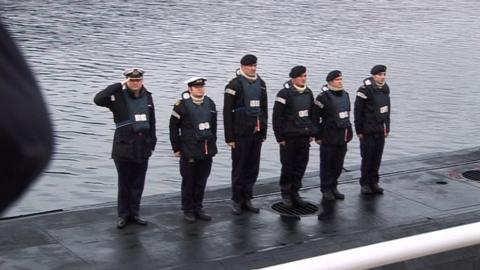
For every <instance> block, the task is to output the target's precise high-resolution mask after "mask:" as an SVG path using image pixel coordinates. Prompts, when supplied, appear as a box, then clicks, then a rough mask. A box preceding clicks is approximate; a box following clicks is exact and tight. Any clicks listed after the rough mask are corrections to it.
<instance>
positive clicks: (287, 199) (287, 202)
mask: <svg viewBox="0 0 480 270" xmlns="http://www.w3.org/2000/svg"><path fill="white" fill-rule="evenodd" d="M282 204H283V206H285V207H288V208H292V207H293V202H292V199H290V197H285V198H283V199H282Z"/></svg>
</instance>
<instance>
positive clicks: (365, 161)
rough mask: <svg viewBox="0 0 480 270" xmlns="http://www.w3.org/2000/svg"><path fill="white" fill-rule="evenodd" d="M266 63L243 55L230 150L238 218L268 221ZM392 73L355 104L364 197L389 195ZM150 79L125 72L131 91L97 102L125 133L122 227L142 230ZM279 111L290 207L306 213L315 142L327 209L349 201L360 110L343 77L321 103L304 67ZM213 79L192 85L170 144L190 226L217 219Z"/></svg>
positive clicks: (332, 77) (228, 111) (379, 73)
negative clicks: (260, 201) (263, 175)
mask: <svg viewBox="0 0 480 270" xmlns="http://www.w3.org/2000/svg"><path fill="white" fill-rule="evenodd" d="M256 69H257V57H255V56H254V55H251V54H247V55H245V56H243V57H242V58H241V60H240V68H239V69H238V70H237V71H236V76H235V77H234V78H233V79H231V80H230V82H229V83H228V84H227V85H226V87H225V93H224V107H223V119H224V129H225V141H226V143H227V144H228V145H229V147H230V148H231V157H232V171H231V178H232V197H231V199H232V206H231V208H232V212H233V213H234V214H235V215H240V214H241V213H242V212H243V211H248V212H252V213H259V208H257V207H255V206H254V205H253V204H252V198H253V187H254V184H255V182H256V180H257V178H258V173H259V165H260V153H261V148H262V143H263V142H264V141H265V139H266V135H267V126H268V124H267V123H268V121H267V119H268V103H267V90H266V84H265V82H264V81H263V80H262V78H261V77H260V76H259V75H258V74H257V72H256ZM385 73H386V67H385V66H383V65H377V66H374V67H373V68H372V69H371V74H372V76H371V77H369V78H367V79H365V80H364V83H363V85H362V86H361V87H360V88H359V89H358V91H357V97H356V100H355V105H354V114H355V131H356V133H357V136H358V137H359V139H360V148H361V156H362V164H361V173H362V176H361V180H360V184H361V193H362V194H366V195H370V194H381V193H383V189H382V188H381V187H380V186H379V185H378V181H379V177H378V170H379V167H380V162H381V158H382V153H383V147H384V143H385V137H387V136H388V133H389V130H390V98H389V88H388V85H387V84H386V83H385ZM143 74H144V71H143V70H142V69H140V68H132V69H128V70H126V71H125V72H124V75H125V77H126V79H125V80H124V81H123V82H122V83H116V84H113V85H110V86H108V87H107V88H106V89H105V90H103V91H101V92H99V93H98V94H97V95H96V96H95V99H94V101H95V103H96V104H97V105H99V106H104V107H107V108H109V109H110V110H111V111H112V113H113V115H114V122H115V124H116V130H115V135H114V141H113V150H112V158H113V159H114V163H115V166H116V168H117V172H118V186H119V188H118V216H119V220H118V221H117V227H118V228H123V227H125V226H126V224H127V222H128V221H130V220H131V221H134V222H136V223H138V224H141V225H146V224H147V222H146V221H145V220H144V219H143V218H141V217H140V215H139V207H140V199H141V195H142V191H143V186H144V182H145V173H146V170H147V167H148V159H149V157H150V155H151V153H152V151H153V150H154V149H155V144H156V141H157V139H156V135H155V113H154V111H155V110H154V105H153V102H152V98H151V94H150V92H148V91H147V90H146V89H145V87H144V86H143V80H142V79H143ZM289 76H290V80H288V81H287V82H285V84H284V85H283V89H281V90H280V91H279V92H278V94H277V96H276V99H275V103H274V107H273V117H272V118H273V120H272V124H273V130H274V133H275V138H276V141H277V142H278V144H279V146H280V161H281V164H282V169H281V175H280V189H281V195H282V203H283V204H284V205H285V206H286V207H296V206H302V205H304V204H306V203H307V202H306V201H305V200H303V199H302V197H301V196H300V194H299V190H300V188H301V187H302V178H303V175H304V173H305V170H306V167H307V163H308V160H309V149H310V143H311V142H312V141H314V140H315V141H316V142H317V143H318V144H319V145H320V179H321V192H322V195H323V200H326V201H334V200H343V199H344V198H345V196H344V194H342V193H341V192H340V191H339V190H338V188H337V186H338V178H339V176H340V174H341V171H342V168H343V162H344V158H345V154H346V151H347V143H348V142H349V141H351V140H352V137H353V129H352V124H351V121H350V119H351V117H350V112H351V106H350V99H349V96H348V93H347V92H346V91H345V90H344V88H343V77H342V73H341V72H340V71H338V70H334V71H331V72H330V73H328V75H327V77H326V81H327V84H325V85H324V86H323V87H322V92H321V93H320V94H319V95H318V96H317V97H316V98H314V95H313V92H312V90H311V89H310V88H309V87H308V86H307V83H306V82H307V69H306V67H304V66H295V67H293V68H292V69H291V71H290V73H289ZM206 81H207V80H206V79H205V78H203V77H193V78H190V79H188V80H187V81H186V84H187V90H186V91H184V92H183V93H182V94H181V99H179V100H178V101H177V102H176V103H175V105H174V107H173V111H172V115H171V117H170V124H169V128H170V142H171V145H172V149H173V152H174V154H175V156H177V157H179V159H180V174H181V176H182V189H181V190H182V191H181V194H182V210H183V212H184V219H185V221H186V222H188V223H194V222H196V220H205V221H209V220H211V217H210V216H209V215H208V214H207V213H205V211H204V209H203V205H202V202H203V197H204V191H205V186H206V182H207V178H208V176H209V175H210V171H211V167H212V157H213V156H215V154H216V153H217V147H216V141H217V109H216V106H215V103H214V101H213V100H212V99H210V98H209V97H208V96H206V95H205V82H206Z"/></svg>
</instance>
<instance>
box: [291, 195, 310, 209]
mask: <svg viewBox="0 0 480 270" xmlns="http://www.w3.org/2000/svg"><path fill="white" fill-rule="evenodd" d="M292 201H293V204H295V205H297V206H305V205H307V204H308V202H307V201H305V200H304V199H303V198H302V197H300V195H299V194H298V193H296V194H295V195H293V198H292Z"/></svg>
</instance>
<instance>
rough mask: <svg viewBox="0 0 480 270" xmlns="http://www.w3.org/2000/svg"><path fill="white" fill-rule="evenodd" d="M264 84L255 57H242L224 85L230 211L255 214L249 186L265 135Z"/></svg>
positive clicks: (255, 176) (257, 170)
mask: <svg viewBox="0 0 480 270" xmlns="http://www.w3.org/2000/svg"><path fill="white" fill-rule="evenodd" d="M267 119H268V103H267V87H266V85H265V82H264V81H263V80H262V78H261V77H260V76H259V75H258V74H257V57H256V56H255V55H252V54H247V55H245V56H243V57H242V58H241V60H240V68H239V69H237V71H236V75H235V77H234V78H233V79H231V80H230V82H228V84H227V85H226V86H225V94H224V105H223V121H224V123H223V126H224V128H225V141H226V143H227V144H228V146H229V147H230V149H231V151H232V211H233V213H234V214H235V215H240V214H241V213H242V211H243V210H246V211H248V212H253V213H258V212H259V208H257V207H255V206H253V204H252V201H251V200H252V198H253V187H254V185H255V182H256V181H257V178H258V173H259V169H260V153H261V149H262V144H263V142H264V141H265V139H266V138H267Z"/></svg>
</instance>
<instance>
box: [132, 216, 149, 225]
mask: <svg viewBox="0 0 480 270" xmlns="http://www.w3.org/2000/svg"><path fill="white" fill-rule="evenodd" d="M133 221H134V222H135V223H137V224H138V225H142V226H145V225H147V224H148V222H147V221H146V220H145V219H143V218H141V217H140V216H134V217H133Z"/></svg>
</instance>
